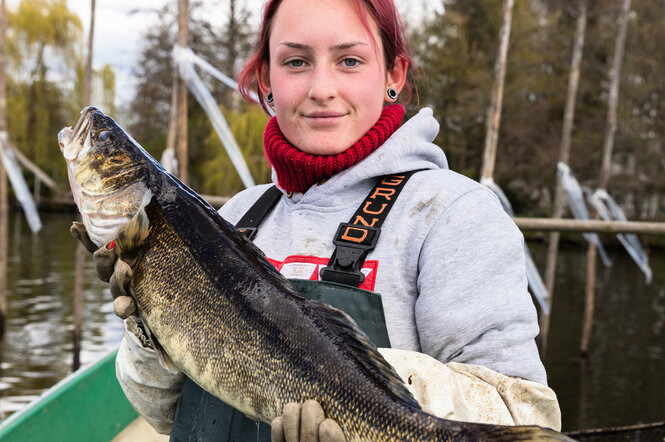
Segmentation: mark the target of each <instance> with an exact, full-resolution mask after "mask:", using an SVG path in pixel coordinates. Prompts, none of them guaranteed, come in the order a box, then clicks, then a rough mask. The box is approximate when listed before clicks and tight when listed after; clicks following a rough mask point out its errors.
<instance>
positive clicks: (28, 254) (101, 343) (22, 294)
mask: <svg viewBox="0 0 665 442" xmlns="http://www.w3.org/2000/svg"><path fill="white" fill-rule="evenodd" d="M15 214H16V216H15V217H13V219H12V221H11V222H10V225H9V244H8V254H9V256H8V268H7V273H8V283H7V290H8V292H7V322H6V327H7V328H6V332H5V336H4V338H3V340H2V344H1V349H0V351H1V355H0V356H1V357H0V360H1V361H2V362H1V363H0V394H1V397H0V412H2V415H3V416H6V415H8V414H10V413H12V412H14V411H16V410H18V409H19V408H21V407H23V406H24V405H25V404H27V403H28V402H29V401H31V400H32V399H34V398H35V397H36V396H38V395H39V394H41V393H42V392H43V391H44V389H46V388H48V387H50V386H51V385H53V384H55V383H56V382H57V381H59V380H60V379H62V378H64V377H65V376H67V375H68V374H69V373H70V372H71V364H72V349H73V341H72V339H73V337H72V335H73V322H72V320H73V305H72V303H73V280H74V251H75V248H76V242H75V240H74V239H73V238H72V237H71V236H70V235H69V233H68V230H69V226H70V224H71V221H72V220H73V219H74V218H75V215H74V214H60V213H43V214H42V219H43V221H44V228H43V229H42V231H41V232H39V233H38V234H36V235H33V234H32V233H31V232H30V231H29V229H28V227H27V225H26V223H25V221H24V220H22V217H21V216H20V212H15ZM83 296H84V307H83V309H84V310H83V318H84V324H83V340H82V349H81V361H82V363H83V364H85V363H87V362H91V361H93V360H95V359H97V358H98V357H99V356H101V355H102V354H104V353H106V352H107V351H108V350H109V349H110V348H112V347H113V346H115V345H117V343H118V342H119V341H120V338H121V337H122V322H121V321H120V320H119V319H118V318H117V317H115V315H113V308H112V304H111V303H110V301H109V300H110V294H109V293H108V292H107V285H106V284H104V283H102V282H101V281H99V280H97V278H96V276H95V270H94V267H93V264H92V259H88V260H87V261H86V266H85V280H84V291H83Z"/></svg>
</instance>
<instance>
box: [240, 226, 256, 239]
mask: <svg viewBox="0 0 665 442" xmlns="http://www.w3.org/2000/svg"><path fill="white" fill-rule="evenodd" d="M257 230H258V228H257V227H244V228H241V229H238V232H240V233H242V234H243V235H245V237H246V238H247V239H248V240H250V241H251V240H253V239H254V237H255V236H256V231H257Z"/></svg>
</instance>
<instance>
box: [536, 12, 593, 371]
mask: <svg viewBox="0 0 665 442" xmlns="http://www.w3.org/2000/svg"><path fill="white" fill-rule="evenodd" d="M579 7H580V9H579V12H578V15H577V23H576V26H575V42H574V44H573V58H572V61H571V63H570V76H569V77H568V94H567V96H566V108H565V111H564V114H563V129H562V133H561V148H560V150H559V162H561V163H564V164H568V161H569V159H570V139H571V134H572V132H573V120H574V117H575V101H576V99H577V87H578V85H579V82H580V64H581V62H582V50H583V48H584V36H585V34H586V22H587V0H580V4H579ZM564 200H565V198H564V193H563V186H562V184H561V180H560V179H559V174H558V173H557V178H556V191H555V196H554V210H553V211H552V218H555V219H559V218H561V216H562V215H563V207H564ZM559 236H560V234H559V232H551V233H550V236H549V244H548V249H547V263H546V267H545V286H546V287H547V292H548V293H549V294H550V297H549V298H548V299H547V303H548V305H549V307H550V314H551V312H552V308H551V307H552V301H553V298H554V280H555V276H556V261H557V255H558V250H559ZM550 314H546V313H545V312H542V311H541V312H540V321H539V322H540V357H541V358H543V359H544V358H545V355H546V353H547V337H548V336H549V331H550Z"/></svg>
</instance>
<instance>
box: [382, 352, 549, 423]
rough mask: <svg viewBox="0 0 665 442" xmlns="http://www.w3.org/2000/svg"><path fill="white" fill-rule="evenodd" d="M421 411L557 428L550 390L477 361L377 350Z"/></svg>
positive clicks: (475, 419) (442, 416) (446, 417)
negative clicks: (466, 361) (486, 366)
mask: <svg viewBox="0 0 665 442" xmlns="http://www.w3.org/2000/svg"><path fill="white" fill-rule="evenodd" d="M379 352H380V353H381V354H382V355H383V357H384V358H385V359H386V360H387V361H388V362H389V363H390V364H391V365H392V366H393V367H395V370H396V371H397V373H398V374H399V375H400V377H401V378H402V380H403V381H404V383H405V384H406V386H407V388H408V389H409V391H411V393H412V394H413V396H414V397H415V398H416V400H417V401H418V403H419V404H420V406H421V407H422V408H423V410H424V411H427V412H428V413H431V414H434V415H436V416H438V417H441V418H444V419H451V420H457V421H463V422H478V423H486V424H495V425H538V426H541V427H547V428H552V429H554V430H557V431H560V430H561V411H560V409H559V403H558V401H557V398H556V394H555V393H554V391H552V389H550V388H548V387H547V386H546V385H542V384H539V383H537V382H532V381H527V380H525V379H521V378H515V377H510V376H506V375H503V374H501V373H497V372H495V371H493V370H490V369H489V368H485V367H481V366H479V365H472V364H461V363H458V362H449V363H447V364H443V363H442V362H440V361H438V360H436V359H434V358H432V357H431V356H428V355H426V354H423V353H418V352H413V351H407V350H395V349H390V348H380V349H379Z"/></svg>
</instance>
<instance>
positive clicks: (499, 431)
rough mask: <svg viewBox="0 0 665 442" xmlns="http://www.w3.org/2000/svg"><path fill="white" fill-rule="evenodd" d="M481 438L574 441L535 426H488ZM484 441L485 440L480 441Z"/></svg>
mask: <svg viewBox="0 0 665 442" xmlns="http://www.w3.org/2000/svg"><path fill="white" fill-rule="evenodd" d="M482 435H483V438H486V440H491V441H506V442H507V441H574V440H575V439H571V438H570V437H568V436H566V435H565V434H563V433H559V432H558V431H554V430H552V429H550V428H543V427H537V426H535V425H534V426H515V427H513V426H492V425H490V426H488V427H486V428H485V429H484V430H483V431H482ZM482 440H485V439H482Z"/></svg>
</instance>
